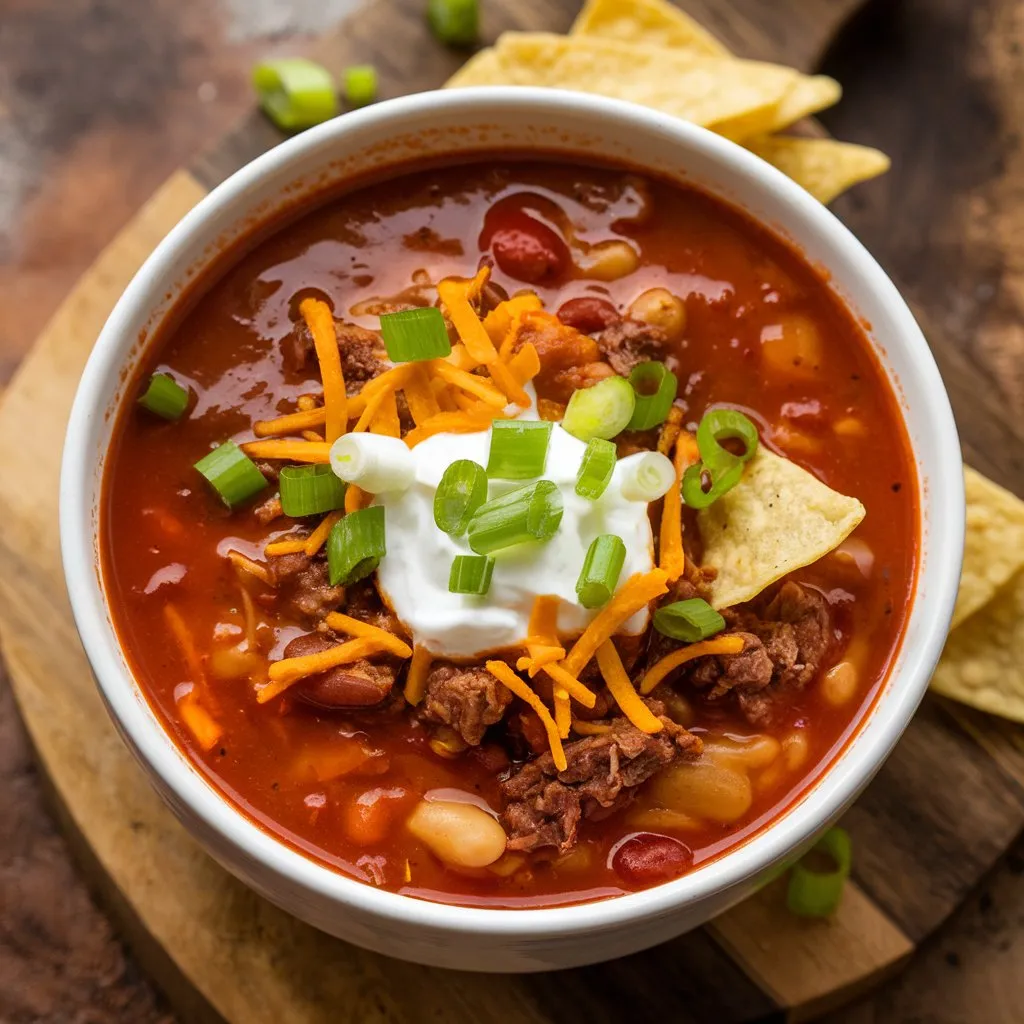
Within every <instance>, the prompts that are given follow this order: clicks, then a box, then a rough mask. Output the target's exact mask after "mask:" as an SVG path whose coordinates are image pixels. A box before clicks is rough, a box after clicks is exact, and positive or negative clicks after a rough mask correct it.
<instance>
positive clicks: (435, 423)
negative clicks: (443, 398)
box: [405, 402, 496, 448]
mask: <svg viewBox="0 0 1024 1024" xmlns="http://www.w3.org/2000/svg"><path fill="white" fill-rule="evenodd" d="M480 404H481V403H479V402H477V403H476V409H474V410H473V411H465V412H441V413H438V414H437V415H436V416H431V418H430V419H429V420H427V421H426V422H425V423H423V424H422V425H420V426H418V427H416V428H415V429H413V430H410V431H409V433H408V434H406V435H405V443H406V444H407V445H408V446H409V447H410V448H415V447H416V445H418V444H419V443H420V441H425V440H426V439H427V438H428V437H433V436H434V434H472V433H476V432H477V431H478V430H486V429H487V428H488V427H489V426H490V425H491V422H492V421H493V420H494V419H496V417H495V416H493V415H488V414H487V413H486V412H485V413H481V412H480V411H479V408H480ZM493 411H494V410H492V412H493Z"/></svg>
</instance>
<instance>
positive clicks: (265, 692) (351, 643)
mask: <svg viewBox="0 0 1024 1024" xmlns="http://www.w3.org/2000/svg"><path fill="white" fill-rule="evenodd" d="M381 650H383V648H382V646H381V644H380V641H379V640H377V639H376V638H374V637H367V636H361V637H357V638H356V639H355V640H347V641H346V642H345V643H343V644H338V646H337V647H331V648H329V649H328V650H326V651H318V652H317V653H316V654H304V655H302V656H301V657H298V658H283V659H282V660H281V661H275V662H274V663H273V664H272V665H271V666H270V671H269V673H268V675H269V679H270V682H268V683H267V684H266V685H264V686H262V687H260V688H259V689H258V690H257V691H256V700H257V701H258V702H259V703H260V704H266V703H267V701H268V700H273V699H274V698H275V697H276V696H278V695H279V694H281V693H284V691H285V690H287V689H288V687H289V686H294V685H295V684H296V683H297V682H298V681H299V680H300V679H306V678H307V677H309V676H315V675H319V674H320V673H321V672H326V671H328V670H329V669H332V668H337V667H338V666H339V665H351V664H352V662H353V661H358V660H359V659H360V658H365V657H366V656H367V655H368V654H379V653H380V651H381Z"/></svg>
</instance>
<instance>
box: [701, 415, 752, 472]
mask: <svg viewBox="0 0 1024 1024" xmlns="http://www.w3.org/2000/svg"><path fill="white" fill-rule="evenodd" d="M727 440H735V441H742V442H743V454H742V455H734V454H733V453H732V452H730V451H729V450H728V449H727V448H724V447H722V441H727ZM757 445H758V436H757V427H755V426H754V424H753V423H752V422H751V421H750V419H749V418H748V417H747V416H744V415H743V413H741V412H740V411H739V410H738V409H712V410H711V411H710V412H706V413H705V414H704V416H703V418H702V419H701V421H700V423H699V424H698V426H697V450H698V451H699V452H700V457H701V459H702V460H703V462H704V465H705V466H707V468H708V469H709V470H710V472H711V475H712V476H717V475H718V472H719V470H720V469H721V470H725V469H727V468H729V466H730V465H731V462H732V460H735V459H739V461H740V462H748V461H749V460H750V459H752V458H753V457H754V453H755V452H756V451H757Z"/></svg>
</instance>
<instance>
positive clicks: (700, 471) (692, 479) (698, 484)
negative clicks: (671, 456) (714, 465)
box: [682, 458, 743, 508]
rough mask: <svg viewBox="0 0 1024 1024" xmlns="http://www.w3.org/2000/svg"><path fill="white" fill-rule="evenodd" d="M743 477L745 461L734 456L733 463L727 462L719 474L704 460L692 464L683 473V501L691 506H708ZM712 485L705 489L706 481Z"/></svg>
mask: <svg viewBox="0 0 1024 1024" xmlns="http://www.w3.org/2000/svg"><path fill="white" fill-rule="evenodd" d="M742 477H743V463H742V462H740V460H739V459H736V458H734V459H733V460H732V464H731V465H729V464H726V465H725V468H724V469H723V470H722V472H720V473H719V475H718V476H715V474H714V473H711V472H709V471H708V469H707V467H706V466H705V465H704V463H703V462H698V463H697V464H696V465H693V466H690V467H689V468H688V469H687V470H686V472H685V473H683V483H682V488H683V501H685V502H686V504H687V505H689V506H690V508H707V507H708V505H711V504H713V503H714V502H716V501H718V499H719V498H721V497H722V495H723V494H726V493H728V492H729V491H731V490H732V489H733V488H734V487H735V486H736V485H737V484H738V483H739V482H740V480H741V479H742ZM707 481H710V486H709V487H708V489H707V490H704V487H705V483H706V482H707Z"/></svg>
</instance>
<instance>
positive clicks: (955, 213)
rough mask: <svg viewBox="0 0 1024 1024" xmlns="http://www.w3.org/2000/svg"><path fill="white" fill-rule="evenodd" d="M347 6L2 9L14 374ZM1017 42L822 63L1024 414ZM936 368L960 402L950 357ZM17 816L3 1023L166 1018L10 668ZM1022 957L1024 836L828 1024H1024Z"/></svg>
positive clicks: (894, 264)
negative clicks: (45, 770)
mask: <svg viewBox="0 0 1024 1024" xmlns="http://www.w3.org/2000/svg"><path fill="white" fill-rule="evenodd" d="M353 3H354V0H320V2H318V3H312V2H309V0H217V2H215V3H209V2H206V0H135V2H134V3H132V4H123V5H118V4H115V3H111V2H110V0H0V310H2V315H0V380H2V381H3V382H6V381H7V380H9V379H10V377H11V375H12V374H13V373H14V371H15V369H16V367H17V365H18V362H19V361H20V359H21V358H22V356H23V355H24V354H25V352H26V351H27V349H28V347H29V345H30V344H31V342H32V340H33V338H34V337H35V335H36V334H37V333H38V331H39V330H40V328H41V327H42V326H43V324H44V322H45V321H46V319H47V318H48V317H49V315H50V313H51V312H52V311H53V310H54V308H55V307H56V305H57V304H58V303H59V301H60V300H61V298H62V297H63V295H64V293H65V292H66V291H67V289H68V288H69V287H70V286H71V285H72V284H73V283H74V281H75V280H76V279H77V277H78V276H79V275H80V274H81V272H82V271H83V270H84V269H85V268H86V267H87V266H88V265H89V264H90V263H91V262H92V260H93V259H94V257H95V256H96V254H97V252H98V251H99V249H100V248H101V247H102V245H103V244H104V243H105V242H106V241H108V240H109V238H110V237H111V236H112V235H113V234H114V233H115V232H116V230H117V229H118V228H120V227H121V226H122V225H123V224H124V223H125V222H126V221H127V219H128V218H129V217H130V216H131V214H132V213H133V212H134V211H135V209H136V208H137V207H138V206H139V204H140V203H141V202H142V201H143V200H145V199H146V198H147V196H148V195H149V194H150V193H151V192H152V191H153V189H154V188H155V187H156V186H157V185H159V184H160V182H161V181H162V180H163V179H164V178H165V177H166V175H167V174H168V173H169V172H170V171H171V170H172V169H173V168H175V167H176V166H178V165H180V164H183V163H186V162H188V160H189V158H190V157H191V155H192V154H193V153H194V152H195V151H196V150H197V149H199V148H201V147H203V146H204V145H206V144H207V143H209V142H210V141H212V140H214V139H216V138H217V137H218V136H219V135H220V134H221V133H222V132H223V131H224V130H225V129H226V128H227V127H228V126H229V125H230V124H231V122H232V121H233V120H234V119H236V118H237V117H238V116H239V115H240V114H241V113H242V112H243V111H244V110H245V109H246V108H247V107H248V105H249V103H250V94H249V90H248V83H247V78H248V68H249V66H250V64H251V62H252V60H253V59H254V58H255V57H256V56H257V55H262V54H264V53H267V52H270V51H273V50H279V51H283V50H285V49H289V48H290V49H296V48H298V47H301V46H303V45H304V44H305V42H306V41H307V40H308V39H310V38H311V37H312V36H313V35H314V34H315V33H317V32H318V31H321V30H323V29H325V28H327V27H328V26H329V25H330V24H331V23H332V22H334V21H336V20H337V19H338V18H339V17H342V16H343V15H344V14H345V12H346V11H347V10H348V9H349V8H350V7H351V6H352V5H353ZM1021 43H1024V15H1022V14H1021V11H1020V5H1019V4H1016V3H1014V2H1013V0H898V2H894V0H874V2H873V3H872V4H870V5H869V6H868V8H867V9H866V10H865V12H864V13H863V14H862V15H861V16H859V17H858V19H857V22H856V23H855V24H854V25H853V26H851V27H850V29H849V30H848V31H847V33H846V34H845V35H844V37H843V39H842V41H841V43H840V44H839V45H838V46H837V47H836V48H835V50H834V51H833V52H832V53H831V54H830V56H829V59H828V62H827V66H826V68H825V70H827V71H829V72H830V73H832V74H835V75H836V76H837V77H839V78H840V79H841V80H842V81H843V82H844V84H845V86H846V99H845V101H844V103H843V104H842V106H841V107H840V108H839V109H838V110H837V111H834V112H832V113H831V114H830V115H829V116H828V117H827V118H826V119H825V120H826V123H827V126H828V127H829V128H831V129H832V130H833V131H834V132H835V133H836V134H837V135H840V136H841V137H843V138H849V139H853V140H857V141H864V142H868V143H871V144H874V145H878V146H881V147H882V148H884V149H886V150H887V151H888V152H890V153H891V154H892V155H893V157H894V163H895V166H894V171H893V173H892V174H890V175H889V177H888V178H887V179H884V180H883V181H881V182H878V183H875V184H873V185H870V186H867V187H865V188H864V189H862V190H861V191H860V193H858V194H856V195H854V196H852V197H850V198H849V199H847V200H845V201H843V203H841V204H840V207H839V212H840V214H843V213H845V214H846V215H847V216H849V217H851V218H855V219H856V222H857V227H858V231H859V233H860V235H861V237H862V238H863V240H864V241H865V242H866V244H867V245H868V246H869V248H871V249H872V251H874V252H875V253H876V255H878V256H879V258H880V259H881V260H882V262H883V264H884V265H886V267H887V268H888V269H890V270H892V271H893V272H894V274H896V276H897V277H898V279H899V280H901V281H902V282H903V283H904V286H905V287H906V288H907V290H908V291H909V293H910V297H911V298H912V299H913V300H915V301H916V302H917V303H918V305H919V306H920V307H921V308H923V309H924V310H925V311H926V313H927V315H928V316H929V318H930V319H931V321H932V322H933V323H935V324H937V325H938V326H939V327H940V328H941V329H942V330H943V331H945V332H946V333H947V334H951V335H953V336H954V337H956V338H957V340H958V341H959V342H960V343H961V345H962V349H963V350H965V351H969V350H971V349H972V348H973V346H974V344H975V339H984V345H983V349H982V357H981V358H980V359H978V360H977V361H976V363H975V364H974V365H975V367H977V366H979V365H980V366H981V367H982V368H983V371H985V372H987V373H988V375H989V378H988V383H989V384H990V393H991V394H992V395H993V401H1000V402H1002V403H1004V404H1005V406H1006V408H1007V409H1008V410H1009V411H1010V412H1011V413H1012V412H1020V411H1022V409H1024V369H1022V368H1024V362H1021V352H1022V350H1024V338H1022V327H1021V324H1022V322H1024V320H1022V317H1021V315H1020V304H1021V302H1022V301H1024V299H1022V296H1021V294H1020V292H1019V291H1016V290H1015V289H1016V288H1018V287H1020V274H1021V273H1022V272H1024V230H1022V229H1024V174H1022V162H1024V161H1022V153H1024V149H1022V146H1024V142H1022V140H1021V138H1020V137H1019V136H1018V134H1017V132H1018V131H1019V126H1020V125H1021V123H1024V121H1022V118H1021V114H1022V110H1021V107H1022V106H1024V88H1022V87H1024V62H1022V58H1021V52H1020V49H1019V45H1020V44H1021ZM897 98H898V99H899V102H896V101H895V100H896V99H897ZM943 370H944V372H945V373H946V376H947V381H949V383H950V385H951V390H952V392H953V398H954V404H957V401H958V384H959V383H961V382H960V381H959V380H957V379H956V378H957V367H951V366H944V367H943ZM974 372H978V371H977V369H976V368H975V371H974ZM951 378H952V379H951ZM971 383H972V384H975V385H976V384H977V381H973V382H971ZM959 393H961V394H963V395H965V396H966V395H967V394H968V393H969V389H968V388H966V387H965V388H964V389H963V390H962V391H960V392H959ZM974 393H977V391H975V392H974ZM997 396H998V397H997ZM957 412H958V415H960V416H964V415H969V411H968V410H966V409H965V408H964V407H963V405H959V406H958V408H957ZM970 454H971V459H972V461H973V462H974V463H975V464H976V465H978V466H979V468H982V469H986V470H989V471H990V472H996V473H998V470H997V467H998V466H1000V465H1001V466H1003V467H1006V466H1011V467H1014V468H1019V463H1018V462H1017V459H1016V458H1012V457H1011V458H1009V459H1008V458H1007V457H1006V453H1002V458H999V459H997V458H995V457H994V456H992V455H991V454H988V455H987V453H986V452H985V451H973V452H971V453H970ZM941 781H942V780H941V779H937V780H936V784H937V785H941ZM0 821H2V822H3V823H4V826H5V827H4V828H3V829H2V831H0V1021H3V1022H5V1024H6V1022H11V1024H13V1022H20V1021H36V1020H43V1021H83V1022H85V1021H87V1022H90V1024H101V1022H104V1024H105V1022H113V1021H118V1022H122V1021H130V1022H133V1024H134V1022H139V1024H149V1022H155V1021H163V1020H171V1019H172V1018H171V1016H170V1014H169V1011H168V1010H167V1009H166V1007H165V1006H164V1004H163V1002H162V1001H161V999H160V997H159V995H158V994H156V993H155V991H154V990H153V988H152V987H151V986H150V984H149V983H148V982H147V981H146V979H144V978H143V977H141V976H140V975H139V973H138V971H137V970H136V969H135V968H134V966H133V964H132V962H131V959H130V957H129V956H128V955H127V954H126V953H125V952H124V950H123V949H122V947H121V946H120V944H119V942H118V940H117V937H116V936H115V935H114V934H113V931H112V929H111V927H110V925H109V924H108V922H107V920H106V918H105V916H104V915H103V914H102V912H101V911H100V910H98V909H97V908H96V907H95V906H94V905H93V903H92V902H91V900H90V897H89V895H88V893H87V892H86V890H85V888H84V886H83V884H82V883H81V882H80V881H79V878H78V875H77V873H76V870H75V868H74V865H73V863H72V861H71V860H70V857H69V854H68V852H67V849H66V847H65V845H64V842H63V840H62V839H61V837H60V835H59V834H58V833H57V831H56V830H55V827H54V825H53V823H52V821H51V818H50V817H49V814H48V813H47V810H46V804H45V794H44V792H43V787H42V785H41V782H40V780H39V778H38V777H37V775H36V773H35V771H34V768H33V764H32V760H31V756H30V753H29V750H28V747H27V744H26V742H25V739H24V734H23V732H22V730H21V728H20V723H19V721H18V718H17V714H16V711H15V709H14V705H13V701H12V699H11V696H10V692H9V690H8V689H7V687H6V684H5V682H4V681H3V679H2V678H0ZM1022 968H1024V842H1021V843H1018V846H1017V849H1016V850H1015V851H1014V852H1013V853H1011V854H1010V855H1009V856H1008V857H1007V858H1006V859H1005V861H1004V862H1003V864H1002V865H1001V866H1000V867H999V868H998V869H997V870H996V871H995V872H994V874H993V875H992V877H991V878H990V879H988V880H987V882H986V884H985V885H984V886H983V888H982V889H981V890H979V891H978V892H977V893H975V894H974V896H973V897H972V898H971V899H970V900H969V901H968V902H967V903H966V904H965V905H964V907H963V908H962V910H961V911H960V913H959V914H958V915H956V917H955V919H954V920H953V921H951V922H950V923H949V925H948V926H947V927H946V928H945V929H944V930H943V931H942V932H941V933H940V934H939V935H938V936H937V937H935V939H933V940H932V941H931V942H930V943H929V944H928V946H926V947H925V949H924V950H923V951H922V952H921V953H920V955H919V956H918V957H917V958H916V960H915V961H914V963H913V964H912V965H911V967H910V968H909V969H908V971H907V972H906V973H905V974H904V975H903V976H901V977H900V978H899V979H898V980H897V981H895V982H893V983H891V984H890V985H889V986H888V987H887V988H885V989H883V990H882V991H881V992H879V993H877V994H876V995H875V996H874V997H872V998H871V999H870V1000H868V1001H867V1002H865V1003H864V1004H862V1005H860V1006H857V1007H853V1008H851V1009H849V1010H847V1011H845V1012H844V1013H842V1014H840V1015H837V1016H835V1017H833V1018H831V1021H832V1024H883V1022H885V1024H890V1022H892V1024H899V1022H907V1024H909V1022H911V1021H920V1022H929V1024H954V1022H957V1024H959V1022H974V1021H985V1022H988V1024H1011V1022H1019V1021H1021V1020H1022V1019H1024V1011H1022V1010H1021V1008H1020V1006H1019V1003H1018V998H1019V990H1020V982H1019V978H1020V976H1021V969H1022Z"/></svg>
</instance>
